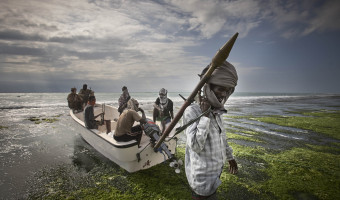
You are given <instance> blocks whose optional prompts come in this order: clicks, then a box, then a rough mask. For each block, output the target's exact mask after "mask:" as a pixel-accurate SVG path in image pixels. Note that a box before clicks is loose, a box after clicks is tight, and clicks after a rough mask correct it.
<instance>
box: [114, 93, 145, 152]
mask: <svg viewBox="0 0 340 200" xmlns="http://www.w3.org/2000/svg"><path fill="white" fill-rule="evenodd" d="M138 111H141V112H142V116H140V115H139V114H138V113H137V112H138ZM135 122H139V123H140V124H144V123H146V116H145V112H144V110H143V109H142V108H139V103H138V101H137V100H136V99H134V98H132V99H130V100H129V101H128V102H127V109H126V110H124V111H123V112H122V114H121V115H120V116H119V119H118V121H117V126H116V130H115V133H114V136H113V137H114V139H115V140H117V141H119V142H127V141H130V140H134V139H135V140H137V143H138V146H139V144H140V141H141V139H142V133H143V132H142V127H141V125H137V126H133V124H134V123H135Z"/></svg>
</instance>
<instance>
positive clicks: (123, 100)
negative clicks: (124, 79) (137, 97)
mask: <svg viewBox="0 0 340 200" xmlns="http://www.w3.org/2000/svg"><path fill="white" fill-rule="evenodd" d="M122 91H123V93H122V94H121V95H120V97H119V99H118V104H119V107H118V112H119V115H121V114H122V112H123V111H124V110H125V108H126V107H127V103H128V101H129V100H130V98H131V97H130V94H129V91H128V89H127V87H126V86H123V88H122Z"/></svg>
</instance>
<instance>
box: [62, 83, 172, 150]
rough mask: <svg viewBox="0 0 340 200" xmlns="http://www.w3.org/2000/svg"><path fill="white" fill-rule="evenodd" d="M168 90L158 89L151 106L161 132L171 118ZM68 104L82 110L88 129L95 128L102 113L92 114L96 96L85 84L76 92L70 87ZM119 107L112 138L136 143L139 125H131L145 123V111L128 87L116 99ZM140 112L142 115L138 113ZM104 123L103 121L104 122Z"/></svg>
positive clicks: (170, 102)
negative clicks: (159, 124)
mask: <svg viewBox="0 0 340 200" xmlns="http://www.w3.org/2000/svg"><path fill="white" fill-rule="evenodd" d="M167 93H168V91H167V90H166V89H164V88H162V89H161V90H160V91H159V97H158V98H157V99H156V101H155V103H154V105H153V107H154V109H153V121H154V122H155V121H156V120H157V121H160V122H161V124H162V125H163V129H162V132H163V131H164V129H165V125H166V124H167V123H169V122H171V119H173V117H174V114H173V102H172V100H171V99H169V98H168V97H167ZM84 99H86V100H87V104H86V105H85V104H84V101H85V100H84ZM67 100H68V105H69V107H70V109H73V110H74V111H83V110H84V123H85V126H86V127H87V128H89V129H97V128H98V125H99V121H97V120H96V118H97V117H99V116H100V115H101V114H102V113H100V114H98V115H96V116H95V115H94V109H93V106H94V105H95V104H96V98H95V96H94V92H93V91H92V90H88V89H87V85H86V84H84V86H83V89H82V90H81V91H80V92H79V94H76V88H71V93H70V94H69V95H68V97H67ZM118 103H119V107H118V112H119V114H120V116H119V119H118V121H117V126H116V130H115V132H114V136H113V137H114V139H115V140H116V141H119V142H126V141H131V140H134V139H135V140H137V143H138V145H139V144H140V141H141V138H142V133H143V131H142V127H141V125H136V126H133V124H134V123H135V122H139V123H140V124H144V123H146V116H145V112H144V110H143V109H142V108H140V107H139V103H138V101H137V100H136V99H134V98H131V96H130V94H129V91H128V88H127V87H126V86H123V87H122V94H121V95H120V97H119V99H118ZM138 112H141V113H142V116H140V115H139V114H138ZM104 123H105V122H104Z"/></svg>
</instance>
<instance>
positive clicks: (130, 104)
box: [127, 98, 139, 112]
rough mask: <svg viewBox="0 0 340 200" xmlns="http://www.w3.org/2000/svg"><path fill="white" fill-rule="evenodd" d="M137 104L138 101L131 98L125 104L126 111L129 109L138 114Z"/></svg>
mask: <svg viewBox="0 0 340 200" xmlns="http://www.w3.org/2000/svg"><path fill="white" fill-rule="evenodd" d="M137 104H138V101H137V100H136V99H134V98H131V99H130V100H129V101H128V102H127V109H131V110H134V111H136V112H138V111H139V110H138V107H137Z"/></svg>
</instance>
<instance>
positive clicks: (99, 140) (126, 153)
mask: <svg viewBox="0 0 340 200" xmlns="http://www.w3.org/2000/svg"><path fill="white" fill-rule="evenodd" d="M103 110H105V114H104V120H105V121H106V122H107V124H109V127H106V125H100V126H98V129H87V128H86V127H85V124H84V113H83V112H78V113H76V112H73V111H72V110H71V111H70V115H71V117H72V118H73V119H74V121H75V122H76V123H77V125H78V128H79V129H78V131H79V132H80V134H81V136H82V137H83V138H84V140H85V141H86V142H87V143H89V144H90V145H91V146H92V147H93V148H95V149H96V150H97V151H98V152H100V153H101V154H103V155H104V156H105V157H107V158H108V159H110V160H112V161H113V162H115V163H116V164H118V165H119V166H120V167H122V168H124V169H125V170H126V171H128V172H136V171H139V170H143V169H147V168H150V167H152V166H155V165H157V164H159V163H162V162H164V161H165V160H167V159H169V157H171V155H169V153H170V154H175V151H176V145H177V139H176V138H173V139H171V138H172V137H173V134H174V131H173V134H169V136H168V137H167V140H165V141H164V142H163V145H162V148H159V149H158V151H155V150H154V148H153V145H152V142H151V138H150V137H149V136H147V135H146V134H145V133H146V132H145V130H147V129H145V130H143V136H142V140H141V143H140V147H138V145H137V141H136V140H132V141H128V142H118V141H116V140H115V139H114V138H113V134H114V130H115V128H116V124H117V121H118V118H119V112H118V110H117V108H115V107H113V106H109V105H101V104H96V105H95V106H94V115H95V116H96V115H98V114H100V113H102V112H103ZM99 118H101V117H98V120H99ZM137 124H139V123H136V124H135V125H137ZM108 129H109V130H108ZM110 130H112V131H110ZM149 135H150V134H149ZM156 142H157V141H156Z"/></svg>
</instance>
